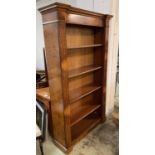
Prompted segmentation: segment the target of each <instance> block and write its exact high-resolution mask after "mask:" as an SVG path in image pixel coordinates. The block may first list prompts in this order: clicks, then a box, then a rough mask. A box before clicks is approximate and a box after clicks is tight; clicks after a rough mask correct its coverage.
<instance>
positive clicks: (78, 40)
mask: <svg viewBox="0 0 155 155" xmlns="http://www.w3.org/2000/svg"><path fill="white" fill-rule="evenodd" d="M66 38H67V47H78V46H82V45H91V44H94V30H93V29H92V28H90V27H80V26H76V25H68V26H67V35H66Z"/></svg>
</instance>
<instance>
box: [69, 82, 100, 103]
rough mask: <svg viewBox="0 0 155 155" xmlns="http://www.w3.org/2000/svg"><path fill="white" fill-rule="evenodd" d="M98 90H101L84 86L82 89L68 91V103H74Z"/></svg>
mask: <svg viewBox="0 0 155 155" xmlns="http://www.w3.org/2000/svg"><path fill="white" fill-rule="evenodd" d="M100 88H101V86H95V85H86V86H84V87H81V88H77V89H74V90H72V91H69V97H70V103H72V102H75V101H77V100H79V99H81V98H83V97H85V96H87V95H89V94H91V93H93V92H95V91H97V90H99V89H100Z"/></svg>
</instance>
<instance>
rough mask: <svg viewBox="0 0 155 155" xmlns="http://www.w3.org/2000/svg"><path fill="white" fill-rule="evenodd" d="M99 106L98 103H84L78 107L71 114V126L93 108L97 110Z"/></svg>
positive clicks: (92, 110)
mask: <svg viewBox="0 0 155 155" xmlns="http://www.w3.org/2000/svg"><path fill="white" fill-rule="evenodd" d="M99 107H101V105H100V104H89V103H84V106H82V107H81V108H79V109H78V110H77V111H76V112H75V113H73V115H72V116H71V126H73V125H74V124H76V123H78V122H79V121H80V120H82V119H83V118H84V117H86V116H88V115H89V114H90V113H92V112H94V111H95V110H97V109H98V108H99Z"/></svg>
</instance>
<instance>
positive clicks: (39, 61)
mask: <svg viewBox="0 0 155 155" xmlns="http://www.w3.org/2000/svg"><path fill="white" fill-rule="evenodd" d="M36 25H37V27H36V50H37V51H36V68H37V70H44V59H43V47H44V38H43V27H42V19H41V14H40V12H39V11H38V10H37V11H36Z"/></svg>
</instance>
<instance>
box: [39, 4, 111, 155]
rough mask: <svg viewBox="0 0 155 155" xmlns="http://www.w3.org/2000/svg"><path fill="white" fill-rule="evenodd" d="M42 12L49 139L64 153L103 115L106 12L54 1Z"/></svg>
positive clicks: (103, 117) (106, 39) (99, 120)
mask: <svg viewBox="0 0 155 155" xmlns="http://www.w3.org/2000/svg"><path fill="white" fill-rule="evenodd" d="M39 10H40V12H41V13H42V19H43V28H44V37H45V49H46V60H47V70H48V83H49V93H50V101H51V113H52V115H51V117H52V119H51V120H52V125H53V139H54V142H55V144H56V145H57V146H59V147H60V148H61V149H62V150H63V151H64V152H69V151H71V149H72V147H73V145H74V144H75V143H76V142H78V141H79V140H80V139H81V138H82V137H83V136H85V135H86V134H87V133H88V132H89V131H90V130H91V129H92V128H94V127H95V126H96V125H97V124H99V123H100V122H101V121H104V120H105V96H106V92H105V88H106V65H107V52H108V51H107V44H108V23H109V19H110V16H109V15H104V14H99V13H95V12H91V11H86V10H82V9H78V8H74V7H71V6H70V5H66V4H61V3H54V4H52V5H48V6H46V7H43V8H41V9H39Z"/></svg>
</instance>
